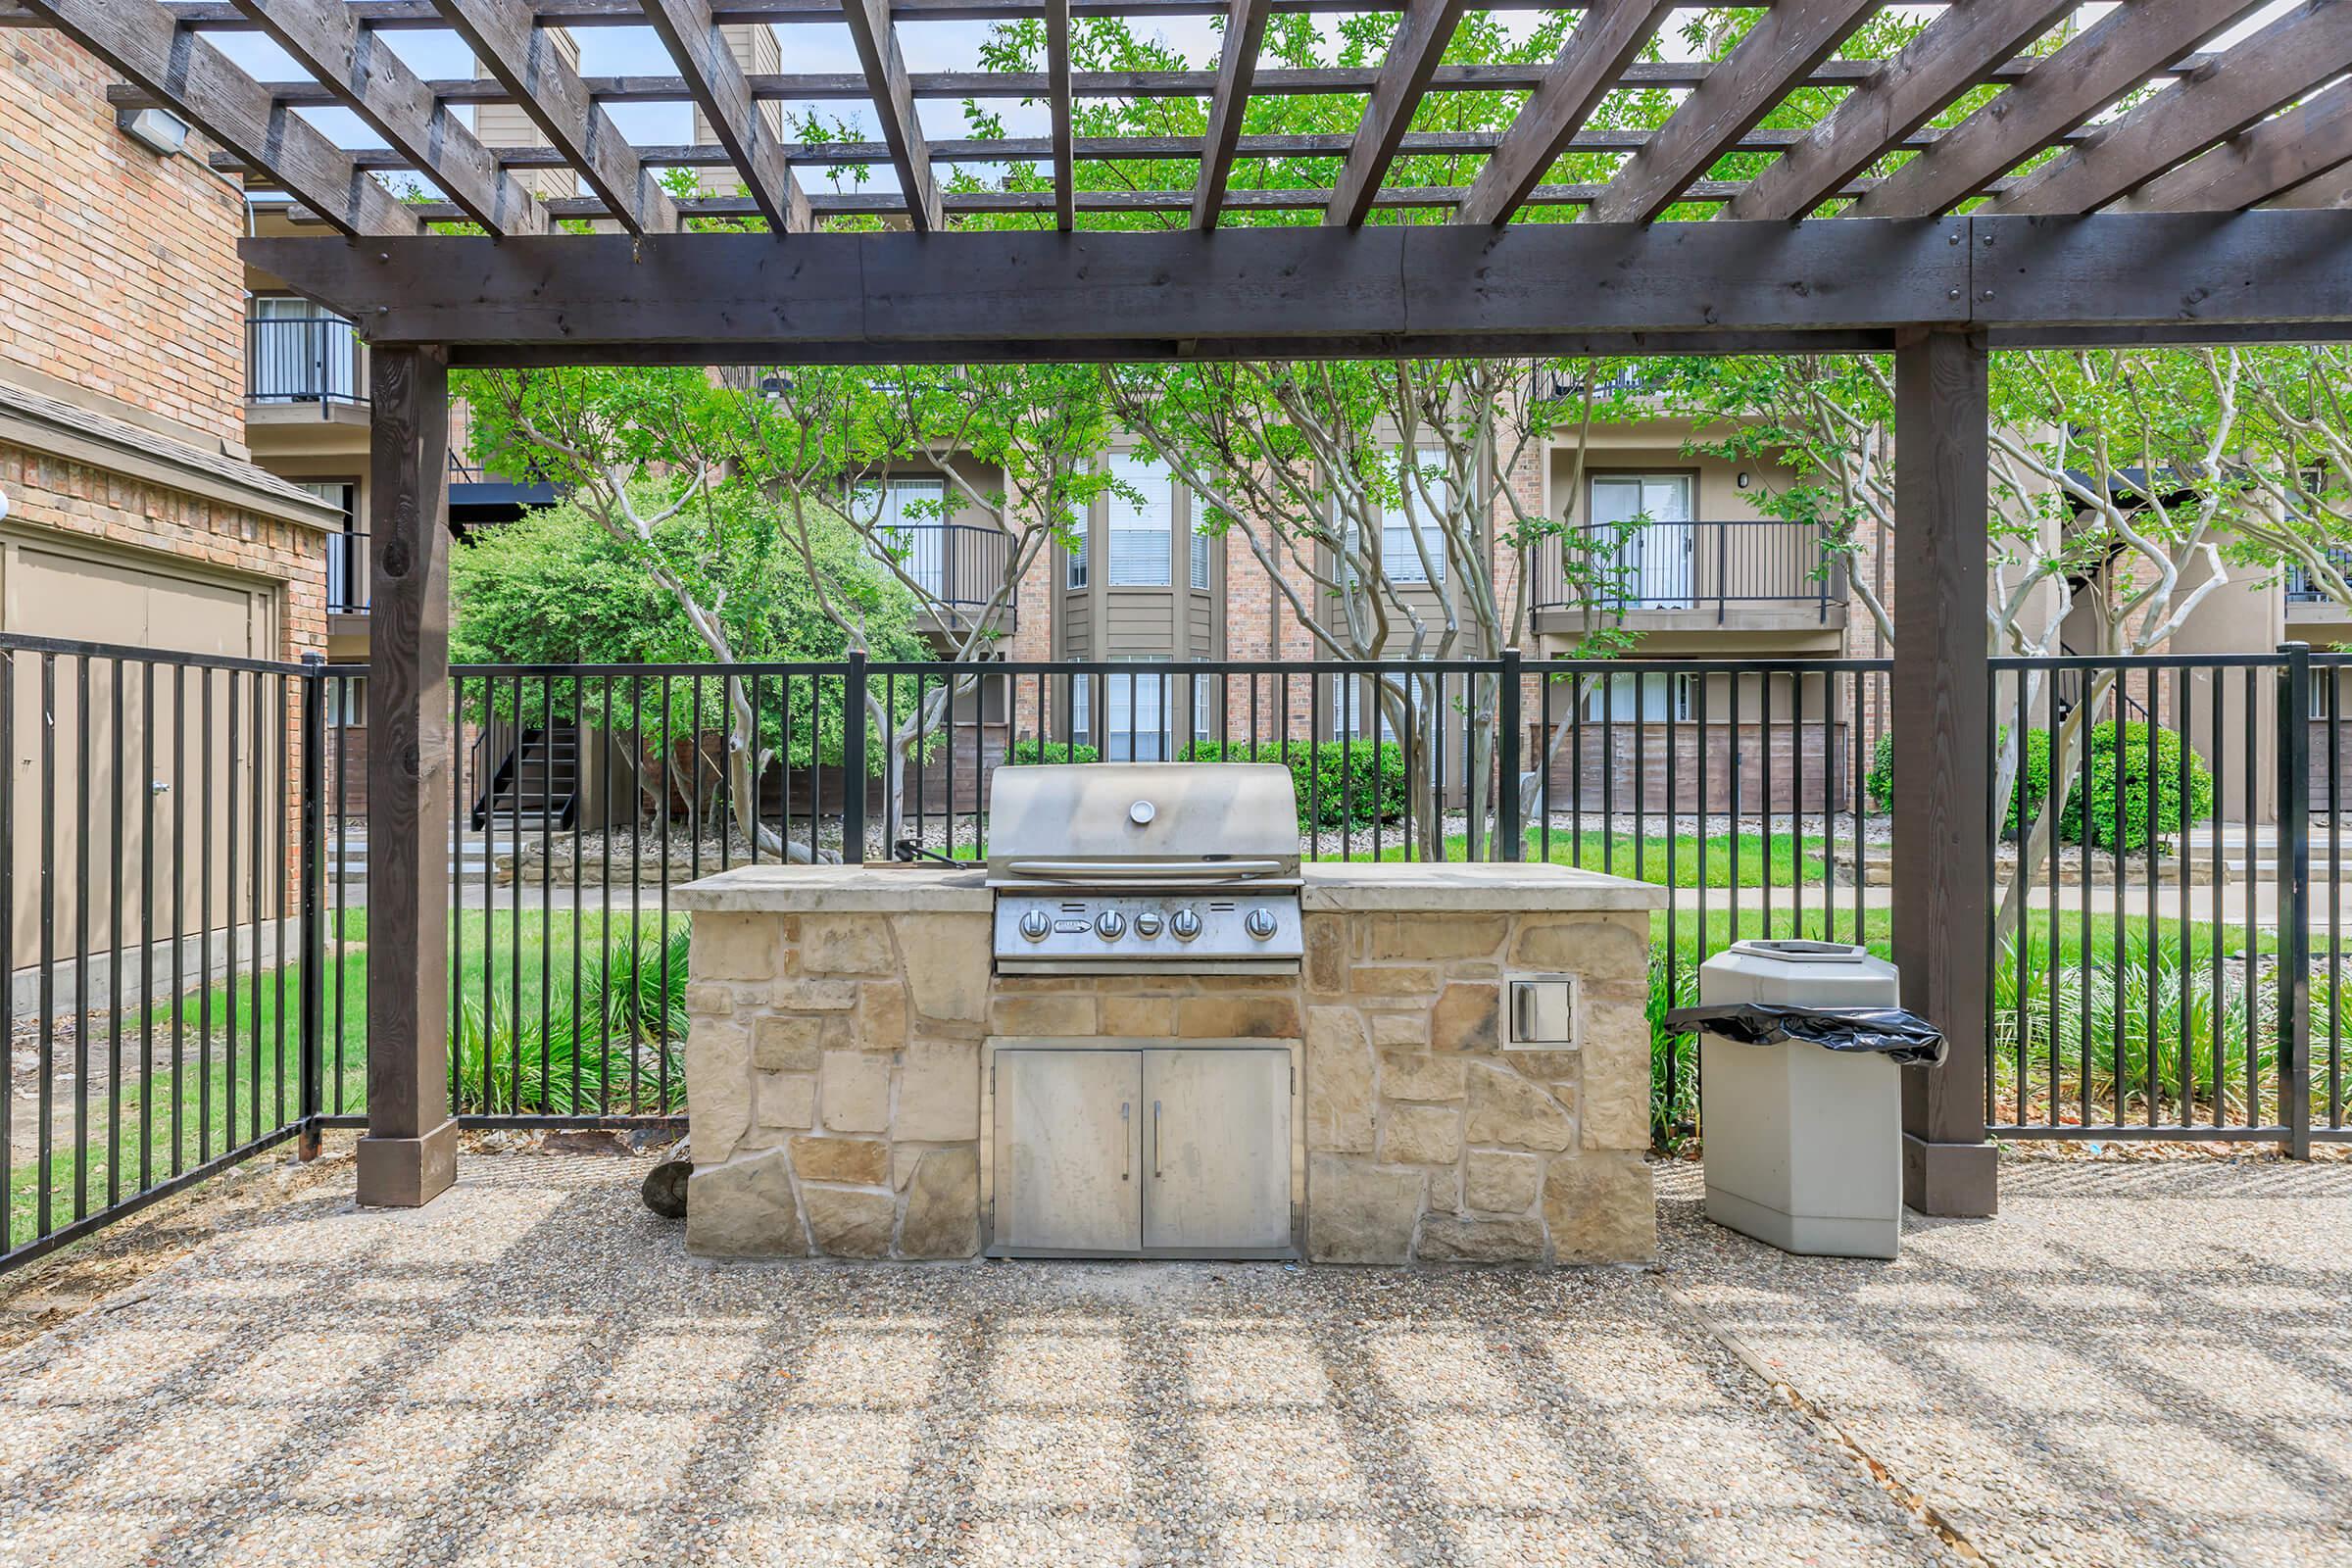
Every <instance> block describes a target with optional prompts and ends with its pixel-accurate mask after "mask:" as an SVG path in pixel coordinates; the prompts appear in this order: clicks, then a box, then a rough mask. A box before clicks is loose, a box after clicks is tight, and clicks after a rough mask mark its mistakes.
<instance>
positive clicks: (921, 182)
mask: <svg viewBox="0 0 2352 1568" xmlns="http://www.w3.org/2000/svg"><path fill="white" fill-rule="evenodd" d="M841 20H842V21H843V22H844V23H846V24H848V25H849V29H850V41H851V43H852V44H854V45H855V46H856V47H857V50H858V64H859V65H860V66H862V67H864V69H865V79H866V82H867V84H868V87H869V89H870V91H869V96H870V97H871V98H872V100H873V105H874V118H875V119H876V120H878V121H879V122H881V125H882V140H883V142H884V143H885V144H886V145H887V146H888V147H889V148H890V162H891V165H892V167H893V168H895V169H897V170H898V172H899V188H900V189H901V190H902V191H904V192H905V193H906V196H907V217H908V218H909V219H910V220H911V221H913V223H914V226H915V227H916V228H918V229H921V230H924V231H925V232H928V231H930V230H933V229H939V228H945V227H946V226H947V219H946V217H945V216H944V215H943V214H942V213H941V212H940V208H939V182H938V181H937V180H936V179H934V178H933V177H932V175H931V147H930V144H929V143H928V142H926V141H925V140H924V139H923V123H922V120H921V119H920V118H919V117H918V116H917V115H916V114H915V111H914V89H913V87H912V86H911V85H909V84H908V82H907V56H906V55H905V53H904V52H903V51H901V49H900V48H899V30H898V28H896V27H895V26H893V25H891V21H890V4H889V0H842V3H841ZM787 173H788V174H789V171H787Z"/></svg>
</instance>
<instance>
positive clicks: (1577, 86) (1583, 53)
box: [1454, 0, 1674, 223]
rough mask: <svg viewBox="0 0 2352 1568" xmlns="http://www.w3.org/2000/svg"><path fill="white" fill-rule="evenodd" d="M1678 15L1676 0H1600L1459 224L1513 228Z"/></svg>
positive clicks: (1499, 151) (1506, 137)
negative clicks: (1653, 38) (1671, 16)
mask: <svg viewBox="0 0 2352 1568" xmlns="http://www.w3.org/2000/svg"><path fill="white" fill-rule="evenodd" d="M1673 9H1674V5H1673V0H1594V3H1593V6H1592V7H1591V8H1590V9H1588V10H1587V11H1586V12H1585V19H1584V22H1583V24H1582V25H1579V26H1578V28H1577V29H1576V31H1575V33H1573V34H1572V35H1571V36H1570V37H1569V39H1568V41H1567V42H1566V43H1565V44H1563V45H1562V46H1561V48H1560V53H1559V57H1558V58H1557V59H1556V60H1554V61H1553V62H1552V64H1551V69H1550V70H1548V71H1546V72H1545V73H1544V79H1543V81H1542V82H1540V83H1539V84H1538V85H1537V87H1536V90H1535V91H1534V92H1533V93H1531V94H1529V95H1528V100H1527V102H1526V103H1525V104H1523V105H1521V106H1520V110H1519V114H1518V117H1517V118H1516V119H1514V120H1513V121H1512V122H1511V126H1510V129H1508V130H1507V131H1505V132H1503V136H1502V140H1501V141H1500V142H1499V143H1498V144H1497V145H1496V147H1495V153H1494V156H1493V157H1491V158H1489V159H1488V160H1487V163H1486V167H1485V168H1484V169H1481V170H1480V171H1479V172H1478V178H1477V179H1476V180H1475V181H1474V182H1473V183H1472V184H1471V186H1470V194H1469V196H1468V197H1467V198H1465V199H1464V200H1463V202H1462V205H1461V207H1460V209H1459V210H1458V211H1457V212H1456V213H1455V215H1454V217H1455V221H1457V222H1462V223H1502V222H1508V221H1510V217H1511V215H1512V214H1513V213H1515V212H1517V211H1518V210H1519V208H1520V207H1521V206H1522V205H1524V204H1525V203H1526V201H1527V198H1528V195H1529V193H1530V192H1532V191H1533V190H1534V189H1535V188H1536V186H1537V185H1539V184H1540V183H1542V181H1543V178H1544V172H1546V171H1548V170H1549V169H1550V168H1551V166H1552V165H1553V164H1554V163H1555V162H1557V161H1558V159H1559V157H1560V155H1561V154H1562V153H1565V152H1566V151H1568V149H1569V147H1570V146H1571V145H1572V144H1573V143H1574V142H1575V140H1576V137H1577V133H1578V132H1579V131H1581V130H1582V129H1583V128H1584V125H1585V122H1586V121H1588V120H1590V119H1591V118H1592V117H1593V110H1594V109H1596V108H1598V107H1599V105H1600V101H1601V99H1603V98H1605V97H1607V96H1608V94H1609V92H1610V91H1611V90H1612V89H1613V88H1614V87H1615V86H1616V84H1617V81H1618V78H1619V77H1620V76H1622V75H1623V74H1624V73H1625V68H1626V67H1627V66H1628V65H1630V64H1631V63H1632V62H1633V58H1634V56H1635V55H1637V54H1639V53H1641V51H1642V45H1643V44H1645V43H1647V42H1648V41H1649V38H1650V35H1651V34H1652V33H1654V32H1656V31H1657V30H1658V25H1659V24H1660V23H1662V22H1664V21H1665V20H1666V15H1667V13H1668V12H1670V11H1672V10H1673ZM1643 139H1644V141H1645V142H1646V140H1647V138H1646V137H1645V138H1643Z"/></svg>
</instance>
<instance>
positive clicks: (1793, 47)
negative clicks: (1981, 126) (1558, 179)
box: [1587, 0, 1879, 222]
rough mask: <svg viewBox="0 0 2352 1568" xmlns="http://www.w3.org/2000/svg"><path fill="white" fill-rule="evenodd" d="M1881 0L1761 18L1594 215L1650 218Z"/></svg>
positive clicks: (1801, 1) (1843, 0)
mask: <svg viewBox="0 0 2352 1568" xmlns="http://www.w3.org/2000/svg"><path fill="white" fill-rule="evenodd" d="M1878 9H1879V0H1789V3H1788V4H1786V5H1781V6H1776V7H1775V8H1773V9H1772V10H1770V11H1768V12H1766V13H1765V14H1764V15H1763V16H1762V17H1760V18H1758V19H1757V20H1756V24H1755V25H1754V26H1752V27H1750V28H1749V29H1748V31H1747V35H1746V36H1745V37H1743V38H1741V39H1740V42H1739V43H1738V44H1737V45H1735V46H1734V47H1733V49H1732V52H1731V55H1730V56H1729V57H1728V58H1727V59H1726V60H1725V61H1724V63H1723V67H1722V69H1721V70H1719V71H1717V72H1715V73H1713V74H1711V75H1709V76H1708V77H1707V79H1706V80H1705V81H1704V82H1703V83H1701V84H1700V85H1699V86H1698V87H1697V88H1696V89H1695V90H1693V91H1692V92H1691V96H1690V97H1688V98H1686V99H1684V100H1683V103H1682V106H1681V107H1680V108H1678V109H1676V110H1675V112H1674V114H1673V116H1672V117H1671V118H1669V119H1668V120H1667V122H1666V124H1665V126H1664V127H1663V128H1662V129H1660V130H1659V132H1658V134H1657V135H1656V136H1655V137H1654V138H1653V139H1652V140H1651V141H1650V144H1649V145H1648V146H1647V147H1644V148H1643V149H1642V151H1641V152H1639V153H1636V154H1635V155H1634V156H1633V157H1632V158H1631V159H1629V160H1627V162H1626V165H1625V167H1624V168H1622V169H1620V170H1619V171H1618V172H1617V174H1616V177H1615V178H1613V179H1611V180H1610V181H1609V188H1608V189H1607V190H1605V191H1603V192H1602V193H1601V197H1600V200H1598V201H1596V202H1594V203H1593V207H1592V210H1591V211H1590V213H1589V214H1588V215H1587V216H1588V217H1589V218H1590V219H1593V220H1597V221H1602V222H1647V221H1650V220H1651V219H1654V218H1656V217H1657V216H1658V215H1659V214H1660V213H1662V212H1664V211H1665V210H1666V209H1667V208H1669V207H1671V206H1673V205H1674V203H1675V200H1676V199H1677V198H1678V197H1680V196H1681V195H1682V193H1683V192H1684V191H1685V190H1686V189H1688V188H1689V187H1690V186H1691V182H1692V181H1694V180H1697V179H1699V178H1700V177H1702V176H1703V175H1704V174H1705V173H1706V172H1707V171H1708V169H1709V168H1711V167H1712V166H1713V165H1714V163H1715V160H1716V159H1718V158H1721V157H1722V156H1723V155H1724V154H1725V153H1726V152H1728V151H1729V150H1730V149H1731V147H1732V146H1733V144H1734V143H1736V142H1738V141H1739V139H1740V137H1741V136H1744V135H1746V134H1747V132H1748V131H1749V130H1750V129H1752V128H1753V127H1754V126H1755V123H1756V122H1758V121H1759V120H1762V119H1763V118H1764V117H1765V116H1766V115H1767V114H1769V113H1770V112H1771V110H1772V106H1773V105H1774V104H1777V103H1779V102H1780V101H1781V100H1782V99H1783V98H1785V97H1787V96H1788V95H1789V90H1790V88H1791V87H1793V86H1794V85H1795V84H1796V83H1797V82H1798V81H1801V80H1802V79H1803V78H1804V77H1805V76H1807V75H1808V74H1810V73H1812V70H1813V68H1814V67H1815V66H1818V65H1820V64H1821V63H1822V62H1823V61H1824V60H1827V59H1828V58H1829V57H1830V55H1831V53H1832V52H1833V51H1835V50H1836V49H1837V47H1838V45H1839V44H1841V43H1843V42H1844V41H1845V39H1846V36H1847V35H1848V34H1849V33H1851V32H1852V31H1853V30H1854V29H1855V28H1856V27H1858V26H1860V25H1862V24H1863V23H1864V22H1865V21H1867V20H1869V18H1870V15H1871V13H1872V12H1874V11H1876V10H1878Z"/></svg>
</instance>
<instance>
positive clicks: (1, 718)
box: [0, 648, 179, 1252]
mask: <svg viewBox="0 0 2352 1568" xmlns="http://www.w3.org/2000/svg"><path fill="white" fill-rule="evenodd" d="M174 667H177V666H174ZM174 924H176V921H174ZM172 951H173V952H174V953H175V954H176V953H177V952H178V946H177V944H176V943H175V944H174V945H173V948H172ZM0 955H5V956H6V959H7V962H8V966H9V968H10V969H11V970H12V971H13V970H14V969H15V968H16V967H17V656H16V653H15V651H14V650H12V649H7V648H0ZM172 997H173V1005H174V1006H176V1005H177V1004H178V993H177V992H176V991H174V992H173V994H172ZM9 1010H10V1012H11V1014H12V1015H13V1014H14V1012H15V1010H16V988H15V985H14V984H13V982H12V984H11V985H10V988H9ZM10 1034H11V1035H12V1037H13V1035H14V1034H15V1019H14V1017H13V1016H12V1017H11V1019H10ZM10 1048H11V1054H12V1055H13V1054H14V1048H15V1041H14V1039H13V1038H12V1039H11V1041H10ZM10 1067H11V1074H12V1076H13V1074H14V1067H15V1063H14V1061H13V1060H12V1061H11V1063H10ZM11 1088H12V1092H11V1093H9V1094H5V1095H0V1149H5V1150H8V1151H9V1156H8V1158H9V1163H10V1165H11V1166H12V1167H13V1166H14V1165H15V1163H16V1153H15V1151H16V1147H17V1141H16V1140H17V1128H16V1095H15V1094H14V1092H13V1088H14V1086H13V1085H12V1086H11ZM172 1088H173V1094H172V1104H174V1105H177V1104H178V1103H179V1095H178V1093H177V1090H178V1084H177V1083H176V1081H175V1082H174V1083H173V1085H172ZM35 1181H36V1183H37V1181H38V1177H37V1176H36V1177H35ZM16 1245H17V1195H16V1183H15V1180H14V1176H13V1172H12V1175H11V1177H10V1179H8V1180H6V1181H0V1252H9V1251H13V1250H15V1248H16Z"/></svg>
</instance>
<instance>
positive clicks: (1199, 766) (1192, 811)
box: [988, 762, 1299, 887]
mask: <svg viewBox="0 0 2352 1568" xmlns="http://www.w3.org/2000/svg"><path fill="white" fill-rule="evenodd" d="M988 810H989V820H988V848H989V855H988V875H989V880H990V883H991V884H992V885H996V886H1004V885H1020V884H1026V885H1031V886H1034V885H1037V884H1039V883H1081V882H1090V883H1096V884H1103V883H1117V884H1122V885H1134V886H1158V887H1172V886H1173V887H1182V886H1194V887H1202V886H1210V885H1220V884H1221V885H1236V884H1247V885H1251V886H1261V887H1262V886H1267V885H1276V886H1280V885H1285V884H1290V883H1295V882H1296V881H1297V878H1298V875H1299V797H1298V792H1297V791H1296V790H1295V789H1294V787H1293V785H1292V782H1291V771H1290V769H1289V768H1287V767H1284V766H1282V765H1281V764H1279V763H1275V762H1078V763H1049V764H1045V765H1042V766H1034V767H1022V766H1008V767H1000V768H998V769H997V770H996V773H995V775H994V776H993V777H992V779H991V781H990V784H989V796H988Z"/></svg>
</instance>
